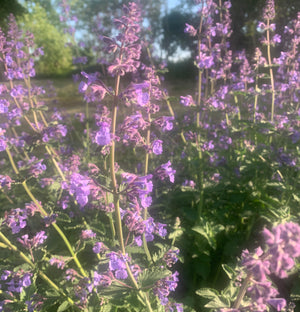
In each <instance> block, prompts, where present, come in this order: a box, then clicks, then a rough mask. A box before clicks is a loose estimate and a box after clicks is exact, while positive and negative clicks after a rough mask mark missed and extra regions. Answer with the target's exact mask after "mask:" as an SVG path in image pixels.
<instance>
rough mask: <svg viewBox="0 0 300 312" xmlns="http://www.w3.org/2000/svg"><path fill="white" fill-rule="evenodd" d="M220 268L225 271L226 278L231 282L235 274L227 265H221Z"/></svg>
mask: <svg viewBox="0 0 300 312" xmlns="http://www.w3.org/2000/svg"><path fill="white" fill-rule="evenodd" d="M222 268H223V270H224V271H225V273H226V274H227V276H228V277H229V279H230V280H233V279H234V278H235V276H236V272H235V271H234V269H233V268H231V267H230V266H229V265H227V264H222Z"/></svg>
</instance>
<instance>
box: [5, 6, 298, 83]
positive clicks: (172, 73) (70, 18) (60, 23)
mask: <svg viewBox="0 0 300 312" xmlns="http://www.w3.org/2000/svg"><path fill="white" fill-rule="evenodd" d="M220 1H221V0H220ZM127 2H128V1H123V0H109V1H107V0H85V1H82V0H0V27H1V29H2V30H3V31H4V32H5V31H6V29H7V17H8V15H9V14H11V13H12V14H14V15H15V16H16V17H17V19H18V22H19V24H20V26H21V27H22V29H24V30H29V31H30V32H32V33H33V34H34V36H35V42H36V44H37V46H40V47H43V49H44V55H43V56H42V57H41V58H40V60H39V62H38V63H37V65H36V70H37V74H38V77H42V78H45V77H46V78H47V77H51V78H54V77H59V76H70V75H71V74H72V73H75V72H78V70H82V69H85V70H86V71H89V70H90V71H96V70H98V71H100V69H101V67H102V69H103V66H105V64H106V62H107V61H108V60H106V59H105V55H104V54H103V51H102V39H101V36H103V35H104V36H110V35H113V34H114V33H115V29H114V28H113V26H112V20H113V17H114V16H118V14H121V11H120V8H121V7H122V4H123V3H127ZM139 2H140V4H141V6H142V7H143V15H144V16H143V20H144V22H143V26H144V28H145V31H144V38H145V39H146V40H147V41H148V42H149V44H150V46H151V48H152V53H153V56H154V58H155V60H156V61H157V63H161V62H164V63H165V64H168V68H169V73H168V74H167V76H168V77H167V78H168V79H175V78H176V77H180V78H181V79H188V78H191V79H192V78H193V77H195V75H194V73H195V72H194V66H193V58H194V53H195V51H196V49H195V44H196V42H195V40H193V38H191V37H190V36H188V35H187V34H185V33H184V28H185V23H189V24H191V25H193V26H194V27H197V25H198V24H199V14H198V11H199V8H201V6H202V5H204V6H205V2H206V1H205V0H202V1H201V0H198V1H197V2H199V4H195V2H196V1H194V0H140V1H139ZM275 2H276V20H275V22H276V26H277V29H276V32H279V33H282V32H283V30H284V25H285V23H286V21H288V20H292V19H294V18H296V16H297V12H299V11H300V1H299V0H276V1H275ZM231 3H232V6H231V8H230V11H231V18H232V30H233V32H232V36H231V40H230V41H231V42H230V44H231V49H232V51H233V53H234V52H235V51H241V50H245V51H246V55H251V54H252V52H253V50H254V49H255V47H256V46H257V42H258V40H259V37H260V33H259V29H257V22H258V21H259V20H260V19H261V12H262V7H263V6H264V4H265V0H247V1H240V0H232V1H231ZM280 48H281V47H280V46H279V47H278V51H279V50H280Z"/></svg>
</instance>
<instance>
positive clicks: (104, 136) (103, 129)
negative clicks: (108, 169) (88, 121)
mask: <svg viewBox="0 0 300 312" xmlns="http://www.w3.org/2000/svg"><path fill="white" fill-rule="evenodd" d="M95 141H96V143H97V144H98V145H107V144H109V143H110V141H111V135H110V127H109V125H108V124H107V123H106V122H103V123H102V124H101V125H100V129H99V131H98V132H97V133H96V136H95Z"/></svg>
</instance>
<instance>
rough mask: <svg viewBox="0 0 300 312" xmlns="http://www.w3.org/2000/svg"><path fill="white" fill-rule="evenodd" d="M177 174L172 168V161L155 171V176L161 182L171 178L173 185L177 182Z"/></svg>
mask: <svg viewBox="0 0 300 312" xmlns="http://www.w3.org/2000/svg"><path fill="white" fill-rule="evenodd" d="M175 173H176V170H175V169H172V168H171V162H170V160H169V161H168V162H167V163H165V164H162V165H160V166H159V167H158V168H156V170H155V174H156V175H157V176H158V178H159V179H160V180H161V181H163V180H165V179H166V178H169V179H170V182H172V183H174V180H175Z"/></svg>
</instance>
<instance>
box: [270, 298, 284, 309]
mask: <svg viewBox="0 0 300 312" xmlns="http://www.w3.org/2000/svg"><path fill="white" fill-rule="evenodd" d="M267 302H268V304H270V305H271V306H272V307H274V308H275V309H276V311H282V309H283V308H284V307H285V306H286V301H285V299H282V298H273V299H269V300H268V301H267Z"/></svg>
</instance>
